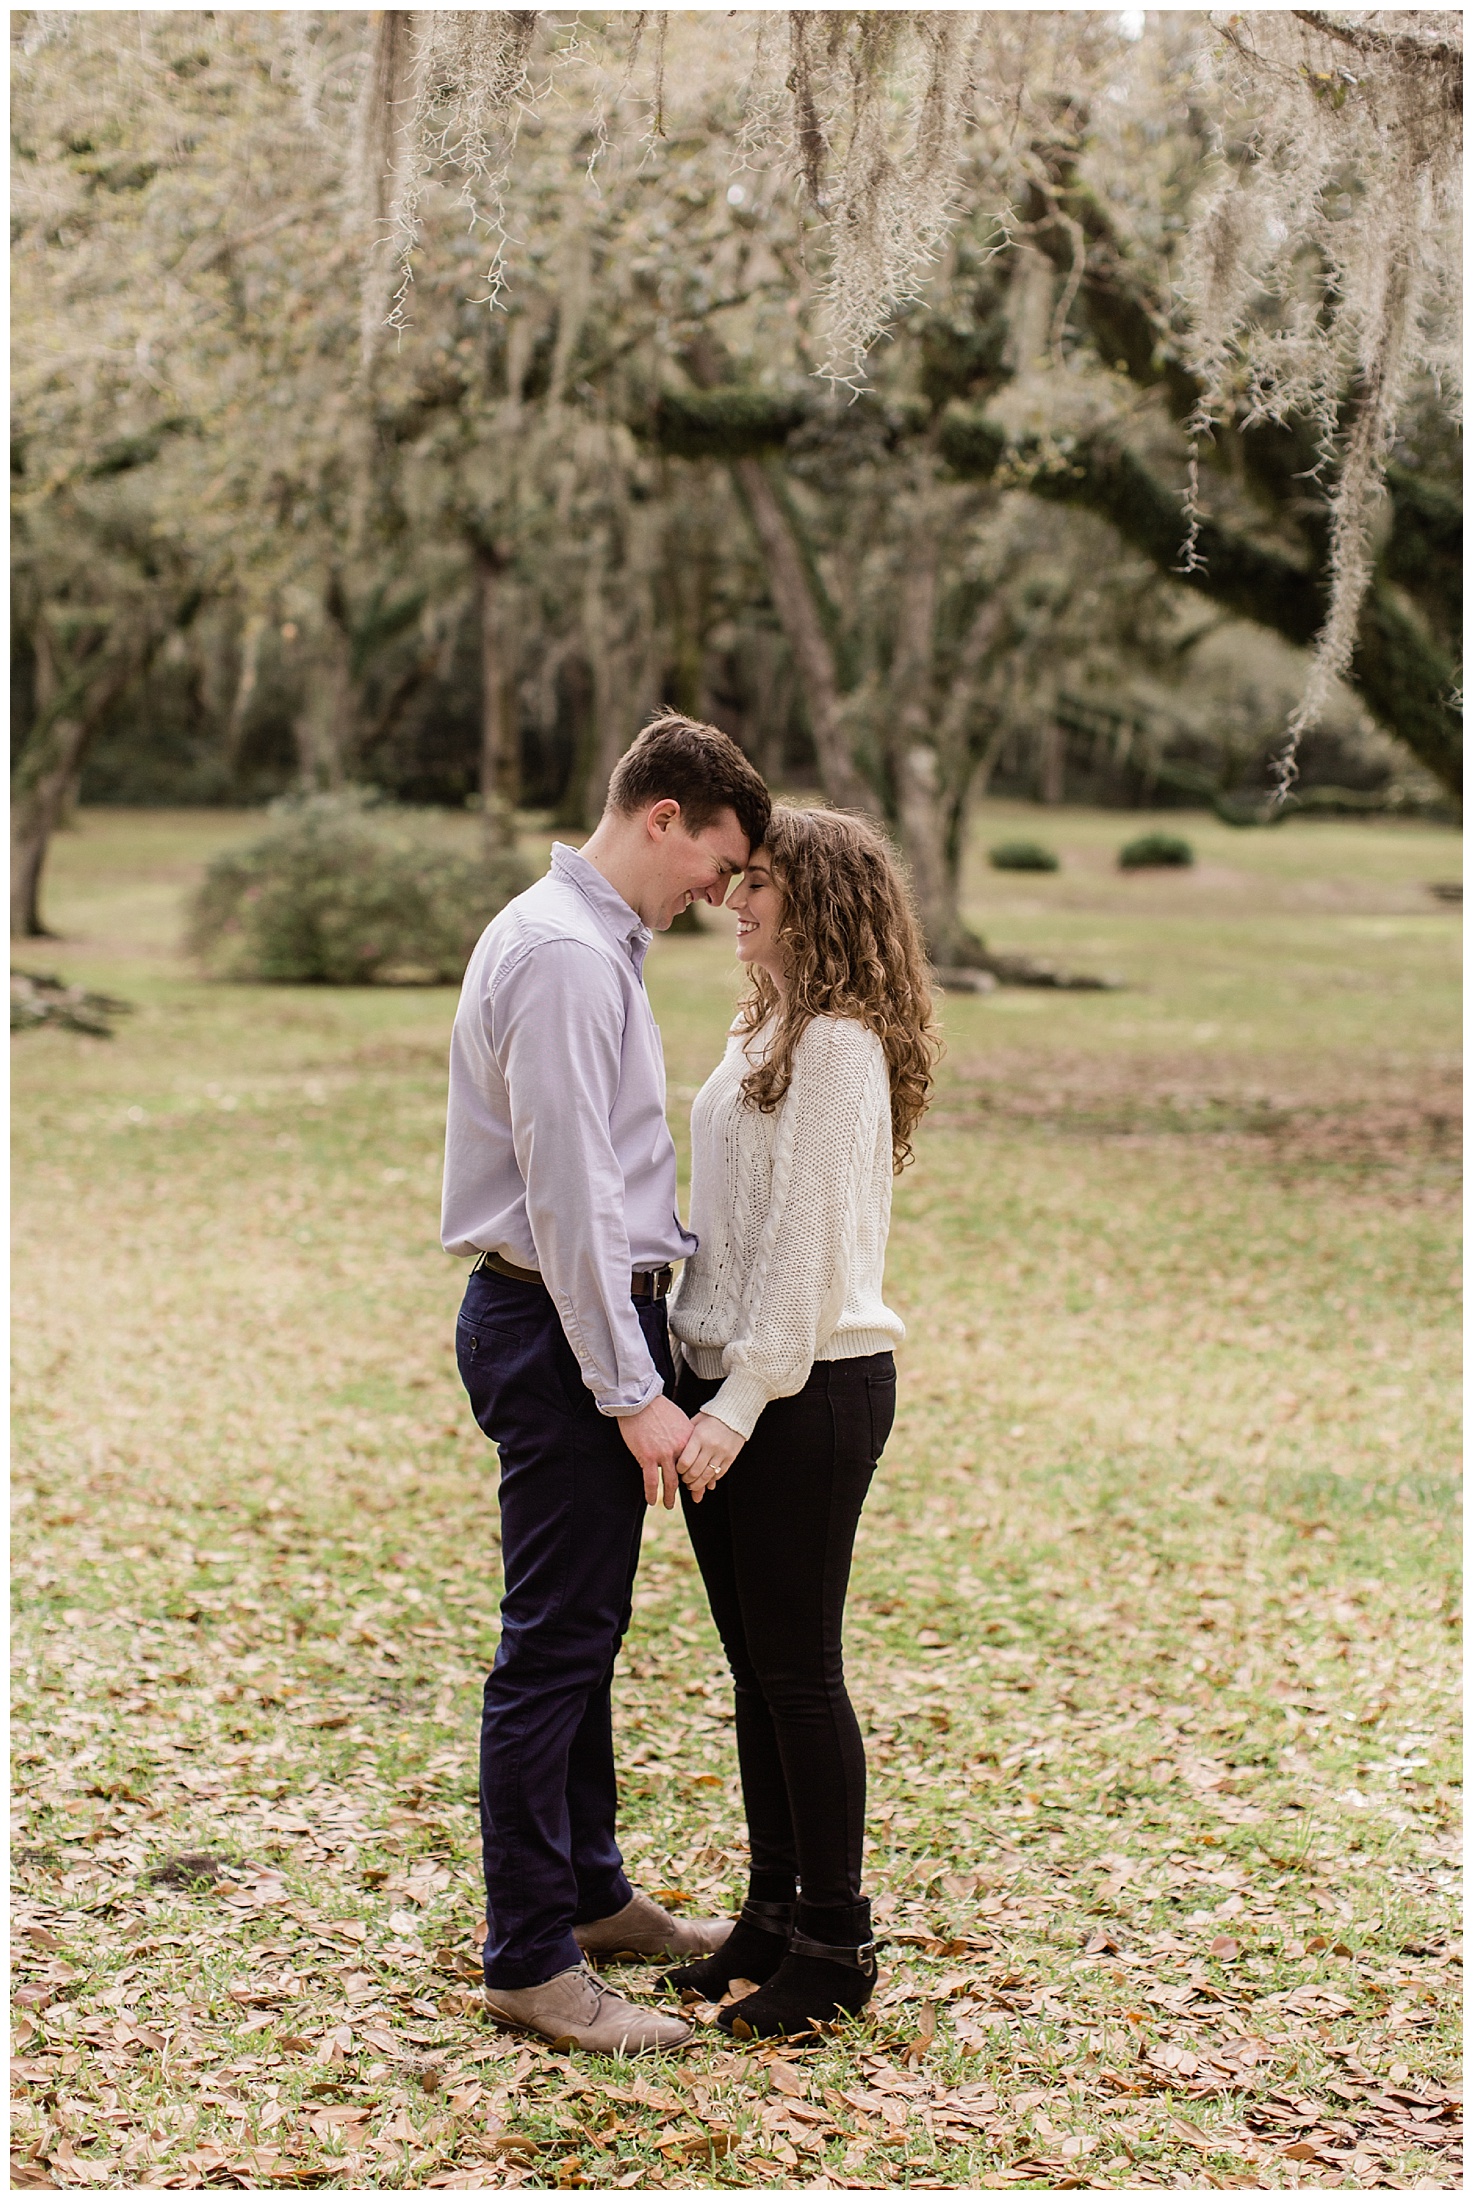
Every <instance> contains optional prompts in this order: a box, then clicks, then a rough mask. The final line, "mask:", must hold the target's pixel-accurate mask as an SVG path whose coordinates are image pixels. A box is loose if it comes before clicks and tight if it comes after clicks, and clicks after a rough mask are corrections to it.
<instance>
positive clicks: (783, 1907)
mask: <svg viewBox="0 0 1473 2200" xmlns="http://www.w3.org/2000/svg"><path fill="white" fill-rule="evenodd" d="M793 1908H794V1905H793V1904H792V1903H791V1902H744V1903H743V1904H742V1908H741V1914H742V1916H743V1917H744V1918H745V1919H746V1921H747V1923H748V1924H749V1925H755V1926H756V1928H757V1930H758V1932H759V1933H775V1934H777V1935H778V1936H779V1937H780V1938H782V1939H783V1940H786V1939H787V1937H788V1934H789V1932H790V1931H791V1930H792V1924H793Z"/></svg>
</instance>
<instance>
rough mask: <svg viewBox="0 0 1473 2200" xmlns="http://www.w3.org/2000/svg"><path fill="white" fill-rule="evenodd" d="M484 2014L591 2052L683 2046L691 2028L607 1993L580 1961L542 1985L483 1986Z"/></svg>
mask: <svg viewBox="0 0 1473 2200" xmlns="http://www.w3.org/2000/svg"><path fill="white" fill-rule="evenodd" d="M485 2000H486V2009H487V2013H488V2014H489V2015H490V2016H493V2017H495V2018H497V2019H498V2021H499V2022H500V2023H502V2024H507V2025H511V2026H513V2027H515V2029H516V2030H518V2031H522V2032H540V2033H541V2035H542V2037H543V2039H545V2040H551V2041H552V2044H553V2046H554V2047H587V2048H590V2049H592V2051H593V2052H594V2054H596V2055H645V2054H651V2053H654V2052H657V2051H659V2050H662V2049H667V2048H672V2047H683V2046H684V2044H685V2042H686V2041H687V2040H688V2039H689V2038H690V2036H691V2031H692V2027H691V2026H690V2025H688V2024H687V2023H686V2022H685V2021H684V2019H683V2018H681V2017H667V2016H666V2015H665V2014H664V2012H663V2011H662V2010H659V2009H637V2008H636V2007H635V2005H634V2003H633V2002H632V2001H623V2000H621V1998H620V1997H619V1995H618V1994H612V1993H610V1991H609V1989H608V1987H607V1986H603V1985H601V1984H600V1983H599V1981H598V1980H597V1979H596V1978H595V1977H594V1975H593V1973H592V1972H591V1971H590V1970H589V1969H588V1968H587V1966H586V1965H585V1964H582V1963H577V1964H574V1966H573V1968H572V1970H570V1971H559V1972H558V1974H557V1976H556V1978H550V1979H546V1980H544V1982H543V1983H542V1985H541V1986H516V1987H507V1986H488V1987H486V1989H485Z"/></svg>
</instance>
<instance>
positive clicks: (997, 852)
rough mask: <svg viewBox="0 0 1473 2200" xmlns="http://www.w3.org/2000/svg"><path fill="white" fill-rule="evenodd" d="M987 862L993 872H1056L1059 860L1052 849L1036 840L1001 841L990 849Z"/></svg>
mask: <svg viewBox="0 0 1473 2200" xmlns="http://www.w3.org/2000/svg"><path fill="white" fill-rule="evenodd" d="M987 860H988V862H989V863H990V864H991V865H992V868H993V870H994V871H1057V869H1058V868H1059V859H1058V857H1057V856H1056V855H1055V854H1054V851H1053V849H1052V848H1044V847H1040V845H1039V843H1038V842H1037V841H1036V840H1001V841H999V842H998V844H997V846H996V847H995V848H990V849H989V850H988V853H987Z"/></svg>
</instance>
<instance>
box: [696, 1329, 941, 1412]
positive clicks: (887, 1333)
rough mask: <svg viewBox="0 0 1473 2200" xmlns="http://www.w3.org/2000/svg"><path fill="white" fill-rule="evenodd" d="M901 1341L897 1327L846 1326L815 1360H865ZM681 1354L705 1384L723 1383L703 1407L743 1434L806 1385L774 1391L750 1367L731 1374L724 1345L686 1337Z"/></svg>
mask: <svg viewBox="0 0 1473 2200" xmlns="http://www.w3.org/2000/svg"><path fill="white" fill-rule="evenodd" d="M898 1341H899V1340H898V1339H897V1337H896V1334H895V1331H894V1330H893V1329H846V1330H843V1331H841V1332H840V1334H839V1335H838V1336H835V1337H831V1338H830V1339H829V1341H828V1343H827V1344H825V1345H821V1346H820V1347H819V1349H818V1351H817V1352H815V1353H814V1355H813V1357H814V1361H815V1362H817V1361H819V1360H825V1361H827V1360H863V1359H868V1358H869V1357H870V1355H871V1354H873V1353H876V1352H893V1351H894V1349H895V1346H896V1344H897V1342H898ZM680 1356H681V1358H682V1359H683V1360H684V1361H685V1363H686V1365H687V1366H688V1367H689V1368H690V1370H691V1372H692V1374H694V1375H697V1376H699V1378H700V1380H701V1381H702V1382H703V1383H720V1384H721V1388H720V1390H718V1391H717V1393H716V1395H715V1397H714V1398H709V1399H708V1400H707V1401H706V1404H705V1405H704V1406H703V1407H702V1408H701V1410H702V1412H703V1413H709V1414H711V1415H712V1416H713V1418H714V1419H716V1420H718V1421H724V1422H725V1423H726V1425H727V1427H728V1428H730V1429H735V1430H736V1433H737V1434H738V1436H741V1437H747V1436H750V1435H751V1433H752V1431H753V1429H754V1428H755V1427H756V1426H757V1420H758V1416H759V1415H760V1414H761V1412H762V1410H763V1408H764V1407H765V1406H770V1405H771V1404H772V1403H773V1401H774V1398H776V1397H795V1396H796V1395H797V1392H798V1391H800V1390H801V1389H802V1388H803V1384H802V1383H798V1384H795V1385H794V1388H793V1389H792V1390H791V1391H782V1392H774V1391H772V1390H770V1389H769V1388H768V1387H767V1385H766V1384H765V1383H764V1382H763V1381H762V1380H761V1378H760V1377H759V1376H756V1375H754V1374H751V1373H750V1372H749V1371H748V1370H747V1369H746V1368H737V1369H736V1370H735V1371H734V1373H732V1374H730V1375H728V1374H727V1373H726V1370H725V1368H724V1367H723V1366H722V1360H723V1358H724V1356H725V1352H724V1348H723V1347H722V1346H721V1345H709V1344H687V1343H685V1341H684V1340H683V1339H682V1341H681V1346H680ZM807 1379H808V1377H807V1375H806V1374H805V1376H804V1378H803V1381H804V1382H806V1381H807Z"/></svg>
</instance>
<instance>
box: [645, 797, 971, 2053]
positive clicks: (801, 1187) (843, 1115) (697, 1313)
mask: <svg viewBox="0 0 1473 2200" xmlns="http://www.w3.org/2000/svg"><path fill="white" fill-rule="evenodd" d="M730 906H731V907H732V908H733V909H734V910H735V911H736V915H737V927H738V931H737V956H738V959H739V960H740V961H741V962H743V963H745V964H746V966H747V969H748V971H749V972H750V974H751V979H752V986H751V990H750V992H749V993H748V994H747V996H746V998H745V1000H744V1001H743V1003H742V1006H741V1008H740V1010H739V1012H738V1015H737V1019H736V1023H735V1025H734V1026H733V1029H732V1033H731V1037H730V1040H729V1042H728V1045H727V1049H726V1054H725V1057H724V1058H723V1060H722V1062H721V1063H720V1065H719V1067H718V1068H717V1069H716V1071H715V1072H714V1074H713V1075H712V1076H711V1077H710V1078H709V1079H708V1081H707V1083H706V1084H705V1085H704V1086H703V1088H702V1090H701V1092H700V1093H699V1094H698V1096H697V1099H696V1103H695V1107H694V1109H693V1111H692V1115H691V1132H692V1141H693V1174H692V1186H691V1223H692V1227H693V1228H694V1230H695V1231H696V1233H697V1234H698V1236H699V1238H700V1251H699V1252H698V1253H697V1254H696V1255H695V1257H694V1259H692V1260H690V1261H689V1262H687V1264H686V1267H685V1271H684V1273H683V1275H682V1277H681V1281H680V1286H679V1290H678V1293H677V1295H676V1297H675V1299H674V1300H673V1301H672V1312H671V1317H670V1328H671V1333H672V1337H673V1338H675V1339H677V1340H678V1352H679V1356H680V1358H681V1360H682V1362H683V1367H682V1372H681V1376H680V1384H679V1388H678V1390H677V1393H676V1396H677V1399H678V1401H679V1403H680V1405H681V1406H683V1407H684V1409H685V1411H686V1412H687V1413H688V1414H690V1415H691V1416H692V1419H693V1427H692V1432H691V1436H690V1440H689V1442H688V1443H687V1446H686V1449H685V1451H684V1453H683V1454H682V1457H681V1460H680V1475H681V1482H682V1492H681V1498H682V1503H683V1505H684V1508H685V1517H686V1523H687V1526H688V1528H689V1530H690V1538H691V1542H692V1544H693V1546H694V1548H695V1554H696V1559H697V1561H698V1563H699V1565H700V1569H701V1574H702V1577H703V1578H704V1581H705V1584H706V1593H707V1595H708V1597H709V1598H710V1600H711V1610H712V1613H713V1615H714V1617H715V1620H716V1625H717V1628H718V1629H719V1631H720V1634H721V1640H722V1644H723V1647H724V1648H725V1651H726V1655H727V1659H728V1662H729V1663H730V1666H731V1670H732V1675H733V1678H734V1681H735V1685H736V1737H737V1755H738V1760H739V1762H740V1766H741V1776H742V1795H743V1799H744V1802H745V1804H746V1812H747V1826H748V1832H749V1836H750V1842H751V1878H750V1882H749V1886H748V1893H747V1900H746V1902H745V1904H744V1906H743V1908H742V1912H741V1915H740V1917H739V1918H738V1920H737V1922H736V1925H735V1927H734V1928H733V1930H732V1933H731V1937H730V1939H729V1940H727V1941H726V1942H725V1943H724V1944H723V1946H722V1947H721V1949H720V1950H719V1952H718V1953H717V1954H715V1955H713V1956H710V1957H707V1958H705V1959H704V1960H703V1961H701V1962H697V1963H689V1964H686V1965H683V1966H682V1967H681V1968H680V1969H678V1970H675V1971H672V1972H670V1973H668V1974H667V1976H668V1979H669V1982H670V1984H672V1985H673V1986H676V1987H678V1988H679V1989H680V1991H681V1992H682V1993H688V1994H695V1995H699V1996H700V1997H701V1998H703V1999H707V2000H711V2001H716V2000H719V1999H720V1998H721V1996H722V1995H723V1994H725V1993H726V1992H727V1990H728V1988H729V1987H730V1985H731V1983H732V1981H733V1980H734V1979H750V1980H753V1981H755V1982H757V1991H756V1992H755V1993H750V1994H747V1995H745V1996H744V1997H743V1998H742V1999H741V2000H739V2001H737V2002H734V2003H732V2004H730V2005H729V2006H728V2007H726V2008H724V2009H723V2010H722V2011H721V2014H720V2017H719V2018H718V2022H719V2023H720V2024H721V2025H722V2026H723V2027H724V2028H725V2029H726V2030H727V2031H728V2032H733V2033H735V2034H736V2035H737V2036H738V2037H739V2038H742V2039H752V2038H765V2037H769V2036H772V2035H775V2034H800V2033H803V2032H806V2031H807V2030H808V2029H809V2028H810V2027H811V2025H812V2024H813V2023H814V2022H815V2021H827V2020H831V2019H833V2018H836V2017H839V2016H842V2015H844V2014H845V2013H851V2014H852V2013H853V2012H855V2011H857V2010H859V2009H862V2008H863V2007H864V2004H865V2003H866V2002H867V2001H868V1999H869V1997H870V1995H871V1994H872V1993H873V1991H874V1983H875V1956H874V1942H873V1938H872V1935H871V1931H870V1911H869V1903H868V1902H867V1901H866V1900H865V1898H864V1896H863V1894H862V1892H861V1878H860V1874H861V1861H862V1851H863V1846H864V1793H865V1763H864V1744H863V1742H862V1740H861V1738H860V1732H859V1723H858V1721H857V1720H856V1718H855V1716H854V1712H853V1709H852V1707H851V1705H850V1702H849V1698H848V1695H847V1693H846V1691H845V1687H844V1664H843V1621H844V1595H845V1591H846V1588H847V1586H848V1580H849V1563H850V1557H851V1554H852V1552H853V1548H854V1534H855V1530H856V1528H857V1526H858V1524H859V1515H860V1510H861V1508H862V1507H863V1504H864V1500H865V1495H866V1493H867V1491H868V1489H869V1485H870V1480H871V1477H872V1476H873V1474H874V1471H875V1464H876V1462H877V1460H878V1459H879V1456H880V1453H881V1451H882V1450H883V1449H884V1445H885V1439H886V1437H887V1436H888V1435H889V1433H890V1426H891V1423H892V1421H893V1420H894V1418H895V1361H894V1357H893V1352H892V1347H893V1346H894V1344H895V1343H896V1341H897V1339H898V1338H900V1337H902V1336H903V1335H904V1333H905V1331H904V1324H903V1323H902V1322H901V1321H900V1319H899V1317H898V1315H896V1314H894V1313H892V1312H891V1310H890V1308H889V1307H888V1306H887V1305H886V1304H885V1301H884V1297H883V1279H884V1264H885V1239H886V1235H887V1232H888V1230H889V1225H890V1186H891V1179H892V1177H893V1175H894V1172H895V1171H896V1170H897V1169H899V1168H901V1167H903V1166H904V1164H905V1162H906V1161H907V1160H908V1159H909V1158H910V1137H911V1133H912V1132H913V1131H914V1129H915V1127H916V1124H917V1122H918V1121H919V1119H920V1116H921V1114H922V1111H923V1110H924V1108H925V1105H926V1100H927V1096H928V1093H929V1090H930V1085H931V1071H932V1065H933V1062H934V1060H935V1056H936V1051H937V1041H936V1036H935V1029H934V1025H933V1023H932V1017H931V993H930V986H929V983H928V977H927V965H926V957H925V952H924V949H923V948H922V945H921V939H920V933H919V930H918V928H917V925H916V921H915V916H914V914H913V912H912V909H911V906H910V900H909V896H908V894H907V891H906V887H905V882H904V880H903V879H902V877H901V875H900V872H899V870H898V869H897V867H896V863H895V859H894V857H893V856H892V855H891V853H890V850H889V848H888V847H887V846H886V844H885V842H884V840H883V839H882V838H881V837H880V835H879V834H878V833H877V832H876V831H874V830H873V829H872V828H871V827H870V826H869V825H866V824H865V823H863V822H862V821H861V820H860V819H858V818H855V817H849V816H844V815H841V814H839V813H837V812H834V811H830V810H794V809H786V808H782V807H779V808H777V809H775V810H774V811H773V813H772V823H771V825H770V827H769V829H768V835H767V841H766V844H765V846H763V847H761V848H759V849H758V850H757V851H756V853H755V854H754V855H753V857H752V859H751V861H750V863H749V864H748V866H747V870H746V872H745V874H744V876H743V879H742V882H741V884H740V885H739V886H738V887H737V889H736V891H735V892H734V893H733V895H732V896H731V901H730Z"/></svg>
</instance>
